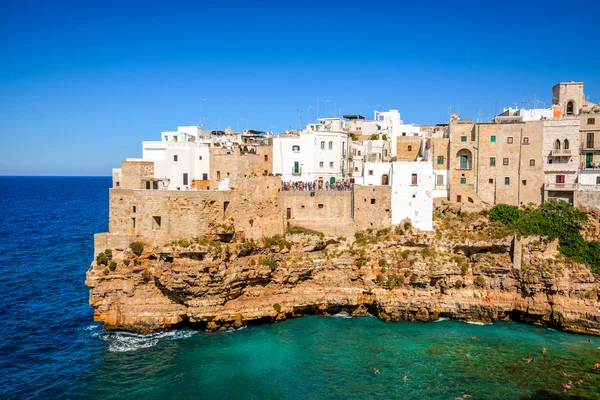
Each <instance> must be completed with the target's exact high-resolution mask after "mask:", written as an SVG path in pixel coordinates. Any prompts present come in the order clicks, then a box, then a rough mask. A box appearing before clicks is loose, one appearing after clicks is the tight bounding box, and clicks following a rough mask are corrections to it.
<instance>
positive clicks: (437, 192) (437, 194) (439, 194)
mask: <svg viewBox="0 0 600 400" xmlns="http://www.w3.org/2000/svg"><path fill="white" fill-rule="evenodd" d="M433 174H434V176H433V185H434V189H433V191H432V193H431V197H433V198H434V199H438V198H445V199H447V198H448V180H449V179H450V171H449V170H447V169H442V170H440V169H436V170H433ZM438 175H442V176H443V177H444V178H443V179H444V183H443V184H442V185H438V184H437V176H438Z"/></svg>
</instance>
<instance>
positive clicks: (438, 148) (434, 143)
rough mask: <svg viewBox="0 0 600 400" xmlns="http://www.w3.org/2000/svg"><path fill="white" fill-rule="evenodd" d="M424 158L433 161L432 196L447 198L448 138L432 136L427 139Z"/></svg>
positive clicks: (448, 170)
mask: <svg viewBox="0 0 600 400" xmlns="http://www.w3.org/2000/svg"><path fill="white" fill-rule="evenodd" d="M424 156H425V157H424V159H425V160H426V161H429V162H431V163H433V173H434V175H435V176H434V184H435V186H434V189H433V193H432V197H433V198H448V184H449V178H450V138H444V137H434V138H430V139H427V142H426V145H425V154H424Z"/></svg>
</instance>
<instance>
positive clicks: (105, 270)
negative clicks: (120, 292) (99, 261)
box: [102, 268, 110, 275]
mask: <svg viewBox="0 0 600 400" xmlns="http://www.w3.org/2000/svg"><path fill="white" fill-rule="evenodd" d="M109 272H110V271H109V270H108V268H104V271H103V272H102V273H103V274H104V275H108V273H109Z"/></svg>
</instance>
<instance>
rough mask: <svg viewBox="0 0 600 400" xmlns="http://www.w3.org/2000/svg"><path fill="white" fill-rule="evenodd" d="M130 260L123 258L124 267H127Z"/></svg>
mask: <svg viewBox="0 0 600 400" xmlns="http://www.w3.org/2000/svg"><path fill="white" fill-rule="evenodd" d="M130 261H131V260H129V258H126V259H124V260H123V264H125V266H126V267H129V262H130Z"/></svg>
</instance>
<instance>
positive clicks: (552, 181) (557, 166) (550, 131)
mask: <svg viewBox="0 0 600 400" xmlns="http://www.w3.org/2000/svg"><path fill="white" fill-rule="evenodd" d="M542 123H543V130H544V145H543V157H544V200H547V199H563V200H566V201H569V202H570V203H571V204H573V203H574V192H575V190H576V189H577V175H578V174H577V173H578V170H579V154H580V132H579V126H580V119H579V118H577V117H564V118H561V119H554V120H546V121H542Z"/></svg>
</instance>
